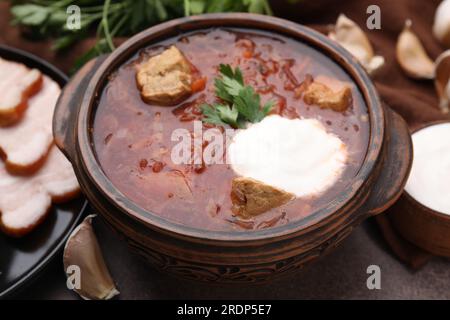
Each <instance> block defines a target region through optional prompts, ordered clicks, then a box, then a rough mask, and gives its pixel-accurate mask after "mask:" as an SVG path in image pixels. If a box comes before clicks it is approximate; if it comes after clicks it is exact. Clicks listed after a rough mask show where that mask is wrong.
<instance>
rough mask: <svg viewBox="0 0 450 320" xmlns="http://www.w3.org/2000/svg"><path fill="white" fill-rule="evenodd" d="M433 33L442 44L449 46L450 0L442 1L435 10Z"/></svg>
mask: <svg viewBox="0 0 450 320" xmlns="http://www.w3.org/2000/svg"><path fill="white" fill-rule="evenodd" d="M433 34H434V36H435V37H436V39H438V40H439V41H440V42H441V43H442V44H443V45H444V46H446V47H447V48H450V0H444V1H442V2H441V4H440V5H439V6H438V8H437V10H436V14H435V16H434V24H433Z"/></svg>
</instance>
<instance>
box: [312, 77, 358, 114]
mask: <svg viewBox="0 0 450 320" xmlns="http://www.w3.org/2000/svg"><path fill="white" fill-rule="evenodd" d="M303 100H304V101H305V103H306V104H309V105H318V106H319V107H320V108H322V109H332V110H334V111H338V112H342V111H345V110H347V109H348V108H349V107H350V105H351V103H352V91H351V88H350V87H349V86H346V85H343V86H341V88H340V89H339V90H337V91H335V90H333V89H331V88H330V87H329V86H328V85H326V84H324V83H322V82H319V81H314V82H313V83H311V84H310V85H309V86H308V88H307V89H306V91H305V94H304V96H303Z"/></svg>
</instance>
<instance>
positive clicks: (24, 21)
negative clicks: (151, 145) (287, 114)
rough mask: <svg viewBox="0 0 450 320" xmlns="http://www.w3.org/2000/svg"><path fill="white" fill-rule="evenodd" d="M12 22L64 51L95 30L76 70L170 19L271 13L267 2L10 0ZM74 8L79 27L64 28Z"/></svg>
mask: <svg viewBox="0 0 450 320" xmlns="http://www.w3.org/2000/svg"><path fill="white" fill-rule="evenodd" d="M12 2H13V6H12V7H11V13H12V16H13V23H15V24H19V25H21V26H24V27H27V28H28V29H27V31H28V33H29V34H31V35H33V36H35V37H39V38H44V37H51V38H53V39H54V42H53V49H55V50H63V49H67V48H69V47H70V46H71V45H73V44H75V43H77V42H78V41H80V40H81V39H83V38H86V37H89V36H90V35H91V34H92V32H91V31H93V30H96V31H97V43H96V44H95V46H94V47H93V48H92V49H91V50H90V51H89V52H87V53H86V55H85V56H84V57H82V59H80V61H78V64H77V66H76V67H80V66H81V65H82V64H83V63H84V62H87V61H88V60H90V59H91V58H93V57H95V56H97V55H100V54H102V53H108V52H110V51H112V50H114V49H115V45H114V42H113V38H114V37H128V36H131V35H133V34H135V33H137V32H139V31H141V30H144V29H145V28H148V27H150V26H152V25H154V24H157V23H160V22H162V21H166V20H169V19H173V18H177V17H181V16H189V15H194V14H202V13H210V12H252V13H260V14H272V10H271V8H270V5H269V0H105V1H103V0H32V1H20V0H16V1H12ZM70 5H77V6H79V8H80V12H81V28H80V29H76V30H69V29H68V28H67V24H66V22H67V18H68V13H67V8H68V7H69V6H70Z"/></svg>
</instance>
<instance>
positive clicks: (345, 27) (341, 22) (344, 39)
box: [328, 14, 384, 74]
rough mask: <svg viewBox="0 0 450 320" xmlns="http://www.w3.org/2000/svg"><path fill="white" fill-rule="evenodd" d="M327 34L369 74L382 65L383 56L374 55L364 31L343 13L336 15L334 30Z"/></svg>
mask: <svg viewBox="0 0 450 320" xmlns="http://www.w3.org/2000/svg"><path fill="white" fill-rule="evenodd" d="M328 36H329V38H330V39H332V40H334V41H336V42H338V43H339V44H340V45H341V46H343V47H344V48H345V49H346V50H347V51H349V52H350V53H351V54H352V55H353V56H354V57H355V58H356V59H357V60H358V61H359V62H360V63H361V64H362V66H363V67H364V68H365V69H366V71H367V72H368V73H369V74H371V73H373V72H375V71H376V70H377V69H379V68H380V67H381V66H383V65H384V58H383V57H382V56H375V54H374V50H373V48H372V45H371V44H370V41H369V38H368V37H367V35H366V34H365V33H364V31H363V30H362V29H361V28H360V27H359V26H358V25H357V24H356V23H355V22H354V21H352V20H350V19H349V18H347V16H345V15H344V14H341V15H340V16H339V17H338V19H337V21H336V25H335V27H334V30H333V31H332V32H330V34H329V35H328Z"/></svg>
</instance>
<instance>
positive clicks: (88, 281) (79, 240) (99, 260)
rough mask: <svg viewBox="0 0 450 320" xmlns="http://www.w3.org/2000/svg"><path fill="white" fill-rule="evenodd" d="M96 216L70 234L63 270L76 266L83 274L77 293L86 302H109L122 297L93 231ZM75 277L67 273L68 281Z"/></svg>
mask: <svg viewBox="0 0 450 320" xmlns="http://www.w3.org/2000/svg"><path fill="white" fill-rule="evenodd" d="M94 217H95V215H89V216H87V217H86V218H85V219H84V221H83V222H82V223H81V224H80V225H78V226H77V227H76V228H75V229H74V230H73V232H72V234H71V235H70V237H69V239H68V240H67V242H66V246H65V248H64V257H63V261H64V270H65V271H66V273H67V270H69V269H68V268H69V267H70V266H76V267H78V268H79V271H80V274H79V276H80V279H79V287H78V288H77V286H76V285H75V287H74V291H75V292H77V293H78V294H79V295H80V296H81V297H82V298H83V299H86V300H108V299H111V298H112V297H114V296H116V295H118V294H119V291H117V289H116V287H115V285H114V281H113V280H112V278H111V275H110V273H109V271H108V268H107V267H106V264H105V261H104V259H103V255H102V253H101V250H100V246H99V244H98V241H97V238H96V236H95V233H94V230H93V228H92V219H93V218H94ZM71 276H72V275H69V274H67V277H68V281H69V277H71Z"/></svg>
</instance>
